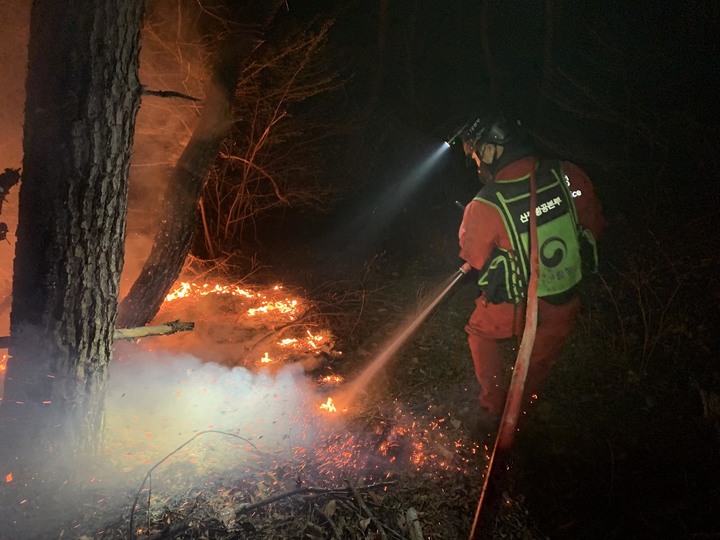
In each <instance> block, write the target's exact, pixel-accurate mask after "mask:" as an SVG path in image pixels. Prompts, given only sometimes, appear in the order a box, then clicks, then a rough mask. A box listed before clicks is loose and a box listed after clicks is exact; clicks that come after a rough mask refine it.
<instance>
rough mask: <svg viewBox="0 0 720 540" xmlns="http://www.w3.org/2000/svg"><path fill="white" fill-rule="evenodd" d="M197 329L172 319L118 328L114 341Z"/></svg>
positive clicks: (4, 343) (0, 342)
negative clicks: (160, 322)
mask: <svg viewBox="0 0 720 540" xmlns="http://www.w3.org/2000/svg"><path fill="white" fill-rule="evenodd" d="M194 329H195V323H194V322H182V321H172V322H169V323H165V324H159V325H156V326H137V327H135V328H116V329H115V332H114V333H113V341H119V340H122V339H139V338H143V337H148V336H169V335H170V334H175V333H176V332H189V331H191V330H194ZM9 345H10V336H0V349H7V348H8V346H9Z"/></svg>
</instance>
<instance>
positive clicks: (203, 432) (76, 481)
mask: <svg viewBox="0 0 720 540" xmlns="http://www.w3.org/2000/svg"><path fill="white" fill-rule="evenodd" d="M124 345H126V346H125V347H123V348H124V349H125V350H124V351H121V353H120V354H119V355H118V357H117V360H115V361H114V362H113V363H112V364H111V377H110V383H109V387H108V391H107V399H106V425H105V429H104V441H103V450H102V452H101V453H100V455H99V457H98V459H97V460H96V462H93V463H89V462H83V463H81V464H78V463H74V462H69V461H67V462H62V463H60V462H58V459H59V458H58V456H56V455H54V454H53V453H48V454H47V455H46V456H45V461H44V462H43V463H39V464H37V467H36V469H37V472H35V473H34V474H30V475H27V477H20V476H19V475H18V478H15V479H14V480H13V481H12V482H7V481H6V482H5V483H4V490H3V491H2V492H1V493H2V497H0V503H2V504H3V506H4V509H5V510H4V512H3V517H2V519H0V538H47V537H57V536H58V534H59V532H60V529H61V528H63V527H64V528H65V530H66V533H65V534H68V533H70V529H72V528H73V527H77V529H78V530H84V529H87V528H90V529H92V528H93V527H97V528H99V527H102V526H103V525H105V524H107V523H111V522H114V521H118V520H120V518H122V517H123V514H124V515H125V517H127V514H126V512H127V509H128V508H129V507H130V506H131V504H132V503H133V501H134V499H135V498H136V497H138V495H139V488H140V487H141V485H142V482H143V480H147V479H146V475H147V474H148V472H149V471H151V470H152V478H151V485H152V494H153V500H154V501H155V504H160V503H159V502H158V501H163V500H167V499H171V498H173V497H178V496H182V495H183V494H186V493H187V492H188V491H189V490H190V489H193V488H200V489H202V487H203V486H205V485H207V484H208V483H209V482H211V481H212V479H215V478H218V477H228V476H231V475H232V476H234V477H238V476H241V475H243V474H251V473H252V471H257V470H265V471H267V470H271V469H272V468H273V467H274V466H276V465H277V464H279V463H283V462H289V461H292V460H293V459H295V458H296V457H297V456H298V455H301V456H302V455H305V454H306V451H307V449H309V448H310V447H311V446H312V444H313V443H314V442H315V441H316V439H317V438H318V437H320V436H321V433H322V432H323V431H325V433H326V434H327V433H328V432H330V431H332V430H334V429H337V428H338V426H337V425H333V424H334V422H333V419H332V418H331V417H329V416H326V415H325V413H323V412H322V411H321V410H320V408H319V404H320V403H321V402H322V401H323V400H324V398H322V397H320V396H319V395H318V394H317V393H316V391H315V390H314V389H313V386H314V385H312V384H311V383H310V382H308V381H307V380H306V379H305V377H304V374H303V372H302V369H301V368H298V367H293V366H288V367H287V368H284V369H282V370H281V371H278V372H276V373H275V374H273V375H266V374H258V373H251V372H249V371H248V370H246V369H244V368H240V367H236V368H228V367H224V366H221V365H218V364H214V363H204V362H202V361H200V360H198V359H197V358H194V357H192V356H189V355H181V356H177V355H175V356H170V355H169V354H167V353H163V352H147V351H144V350H142V349H140V348H139V347H138V346H136V345H132V344H124ZM62 461H64V460H62ZM2 465H3V471H2V473H3V475H7V474H8V473H10V472H12V471H10V470H6V469H11V468H12V463H4V464H2ZM153 467H156V468H154V469H153ZM57 476H62V478H63V479H64V480H62V482H60V484H61V485H60V487H59V488H58V487H57V485H58V482H56V480H55V478H56V477H57ZM6 480H7V477H6ZM20 483H22V485H19V484H20ZM147 487H148V484H147V482H146V485H145V488H147ZM143 497H144V498H141V500H142V503H141V504H142V505H143V509H145V508H146V505H147V492H145V493H144V494H143ZM85 533H86V534H87V531H85ZM70 534H71V536H72V537H75V536H73V533H70Z"/></svg>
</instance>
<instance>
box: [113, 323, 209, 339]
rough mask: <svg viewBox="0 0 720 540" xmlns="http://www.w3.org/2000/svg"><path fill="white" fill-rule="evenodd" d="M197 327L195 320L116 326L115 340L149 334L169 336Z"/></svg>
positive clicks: (136, 337)
mask: <svg viewBox="0 0 720 540" xmlns="http://www.w3.org/2000/svg"><path fill="white" fill-rule="evenodd" d="M194 329H195V323H194V322H182V321H172V322H169V323H165V324H159V325H156V326H137V327H135V328H116V329H115V333H114V334H113V340H115V341H118V340H121V339H138V338H142V337H148V336H169V335H170V334H175V333H177V332H189V331H191V330H194Z"/></svg>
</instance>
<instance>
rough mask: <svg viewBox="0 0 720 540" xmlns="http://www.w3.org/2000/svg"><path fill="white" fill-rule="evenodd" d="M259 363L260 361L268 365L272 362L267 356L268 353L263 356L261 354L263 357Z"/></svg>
mask: <svg viewBox="0 0 720 540" xmlns="http://www.w3.org/2000/svg"><path fill="white" fill-rule="evenodd" d="M260 361H261V362H262V363H263V364H269V363H270V362H272V358H270V356H269V355H268V353H265V354H263V356H262V358H261V359H260Z"/></svg>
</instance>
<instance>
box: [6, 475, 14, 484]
mask: <svg viewBox="0 0 720 540" xmlns="http://www.w3.org/2000/svg"><path fill="white" fill-rule="evenodd" d="M12 481H13V475H12V473H7V474H6V475H5V482H6V483H8V484H9V483H10V482H12Z"/></svg>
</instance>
